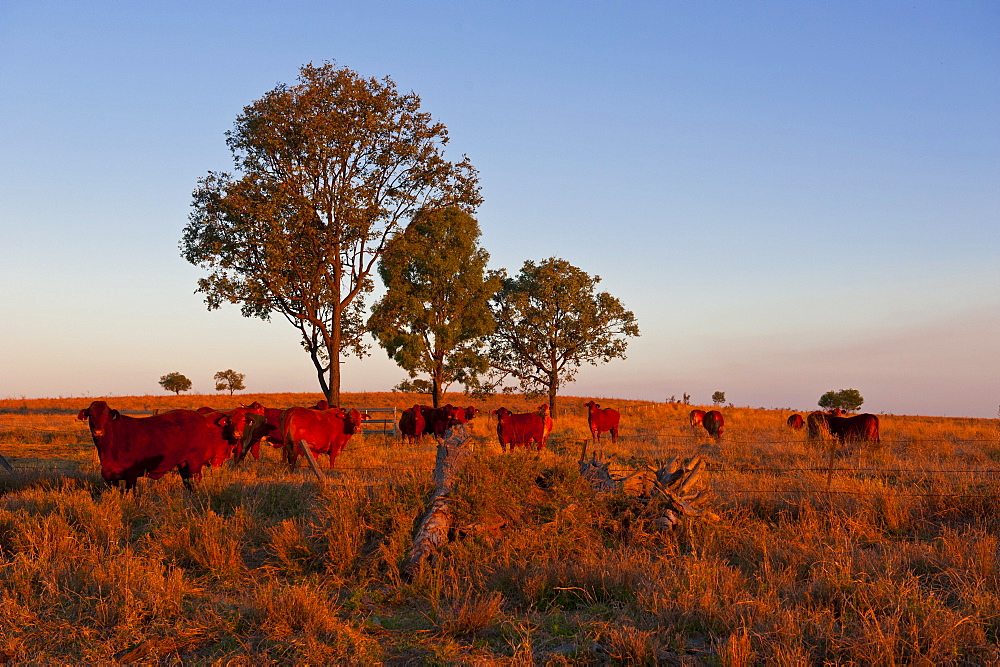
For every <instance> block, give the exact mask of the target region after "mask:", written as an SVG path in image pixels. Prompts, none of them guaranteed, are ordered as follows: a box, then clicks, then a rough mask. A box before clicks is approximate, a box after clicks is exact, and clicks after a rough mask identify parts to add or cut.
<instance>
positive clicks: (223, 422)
mask: <svg viewBox="0 0 1000 667" xmlns="http://www.w3.org/2000/svg"><path fill="white" fill-rule="evenodd" d="M231 423H232V422H230V421H229V415H220V416H219V418H218V419H216V420H215V424H216V426H229V424H231Z"/></svg>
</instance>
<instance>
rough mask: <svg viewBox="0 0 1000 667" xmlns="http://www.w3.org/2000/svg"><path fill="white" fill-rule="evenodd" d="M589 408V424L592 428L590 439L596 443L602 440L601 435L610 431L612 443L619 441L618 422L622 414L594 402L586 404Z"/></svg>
mask: <svg viewBox="0 0 1000 667" xmlns="http://www.w3.org/2000/svg"><path fill="white" fill-rule="evenodd" d="M584 405H586V406H587V424H588V425H589V426H590V437H591V439H593V440H594V441H595V442H596V441H598V440H600V439H601V433H602V432H604V431H609V432H610V433H611V442H617V441H618V422H619V421H620V420H621V417H622V416H621V414H620V413H619V412H618V411H617V410H615V409H613V408H602V407H601V406H600V405H598V404H597V403H595V402H593V401H589V402H587V403H584Z"/></svg>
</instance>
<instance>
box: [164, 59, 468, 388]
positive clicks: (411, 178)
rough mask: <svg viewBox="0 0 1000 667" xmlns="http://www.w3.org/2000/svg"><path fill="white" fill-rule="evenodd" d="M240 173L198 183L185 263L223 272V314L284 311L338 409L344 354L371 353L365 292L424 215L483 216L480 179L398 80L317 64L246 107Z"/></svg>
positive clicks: (205, 288)
mask: <svg viewBox="0 0 1000 667" xmlns="http://www.w3.org/2000/svg"><path fill="white" fill-rule="evenodd" d="M226 135H227V139H226V143H227V144H228V146H229V149H230V152H231V153H232V155H233V160H234V164H235V172H236V173H235V174H234V175H231V174H229V173H217V172H209V174H208V175H207V176H205V177H203V178H201V179H200V180H199V181H198V187H197V188H196V189H195V192H194V198H193V202H192V208H193V211H192V213H191V216H190V219H189V222H188V225H187V226H186V227H185V229H184V234H183V237H182V240H181V253H182V255H183V256H184V258H185V259H187V260H188V261H189V262H191V263H192V264H195V265H197V266H200V267H202V268H204V269H206V270H207V271H208V272H209V273H208V276H207V277H205V278H201V279H200V280H199V281H198V290H197V291H198V292H201V293H203V294H205V302H206V304H207V306H208V308H209V310H212V309H215V308H219V307H220V306H221V304H223V303H233V304H240V305H241V311H242V313H243V315H244V316H245V317H260V318H262V319H265V320H269V319H270V318H271V316H272V314H275V313H277V314H280V315H281V316H282V317H284V318H285V319H286V320H287V321H288V322H289V323H290V324H291V325H292V326H294V327H295V328H296V329H298V331H299V334H300V342H301V344H302V346H303V347H304V348H305V349H306V351H307V352H308V353H309V356H310V358H311V359H312V362H313V365H314V367H315V369H316V375H317V378H318V380H319V384H320V388H321V389H322V390H323V393H324V395H325V396H326V398H327V400H328V401H329V402H330V403H331V404H334V405H339V403H340V379H341V378H340V363H339V360H340V356H341V355H342V354H343V353H349V354H350V353H353V354H357V355H358V356H364V355H365V354H366V345H365V344H364V342H363V340H362V335H363V333H364V321H365V313H364V311H365V307H364V303H363V300H364V295H365V294H366V293H368V292H370V291H371V290H372V289H373V284H372V279H371V278H372V276H371V274H372V272H373V271H374V270H375V266H376V262H377V260H378V259H379V257H380V256H381V255H382V253H383V252H384V251H385V250H386V248H387V247H388V245H389V244H390V239H392V238H394V235H395V234H396V232H398V231H400V230H401V229H402V228H403V227H405V225H406V224H407V223H408V222H409V221H410V220H411V219H412V217H413V215H414V213H415V212H416V211H418V210H422V209H424V208H436V207H440V206H446V205H454V206H459V207H462V208H464V209H467V210H470V211H472V210H474V209H475V207H476V206H478V205H479V203H480V196H479V186H478V177H477V173H476V171H475V169H474V168H473V167H472V165H471V164H469V162H468V160H467V159H463V160H462V161H461V162H458V163H452V162H448V161H446V160H445V159H444V156H443V148H444V145H445V144H446V143H447V141H448V131H447V129H446V128H445V126H444V125H442V124H441V123H436V122H433V121H432V120H431V117H430V114H428V113H426V112H424V111H421V109H420V98H419V97H418V96H417V95H416V94H415V93H412V92H411V93H405V94H402V93H400V92H398V91H397V89H396V84H395V83H394V82H393V81H392V79H390V78H388V77H386V78H384V79H381V80H378V79H374V78H371V79H366V78H362V77H361V76H359V75H358V74H356V73H355V72H353V71H352V70H350V69H348V68H346V67H337V66H335V65H334V64H332V63H325V64H323V65H321V66H313V65H311V64H310V65H305V66H303V67H302V69H301V70H300V72H299V80H298V84H296V85H287V84H279V85H278V86H277V87H275V88H274V89H273V90H271V91H270V92H268V93H266V94H265V95H264V96H263V97H261V98H260V99H259V100H256V101H255V102H252V103H251V104H250V105H248V106H247V107H245V108H244V109H243V113H242V114H240V115H239V116H238V117H237V119H236V122H235V126H234V128H233V129H232V130H231V131H229V132H227V133H226Z"/></svg>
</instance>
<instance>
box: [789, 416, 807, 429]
mask: <svg viewBox="0 0 1000 667" xmlns="http://www.w3.org/2000/svg"><path fill="white" fill-rule="evenodd" d="M788 425H789V426H790V427H791V428H794V429H795V430H796V431H797V430H799V429H800V428H802V427H803V426H805V421H804V420H803V419H802V415H799V414H795V415H792V416H791V417H789V418H788Z"/></svg>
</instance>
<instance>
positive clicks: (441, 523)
mask: <svg viewBox="0 0 1000 667" xmlns="http://www.w3.org/2000/svg"><path fill="white" fill-rule="evenodd" d="M468 439H469V435H468V433H467V432H466V430H465V426H464V425H462V424H458V425H457V426H454V427H452V428H451V429H449V430H448V431H447V432H446V433H445V438H444V440H442V441H441V442H439V443H438V446H437V460H436V462H435V465H434V495H432V496H431V503H430V508H429V509H428V510H427V513H426V514H425V515H424V518H423V519H422V520H421V522H420V527H419V528H418V529H417V534H416V536H415V537H414V538H413V545H412V546H411V547H410V553H409V555H408V556H407V558H406V561H405V562H404V563H403V566H402V568H401V571H402V574H403V577H404V578H405V579H408V580H409V579H412V578H413V576H414V575H415V574H416V573H417V571H418V570H419V568H420V565H421V564H422V563H423V562H424V561H425V560H426V559H427V558H428V557H429V556H431V555H432V554H434V553H435V552H436V551H437V550H438V549H439V548H440V547H441V545H442V544H444V543H445V542H447V541H448V538H449V535H450V534H451V532H452V528H453V524H454V516H453V514H452V511H451V499H450V498H449V494H450V493H451V490H452V488H453V487H454V484H455V478H456V476H457V475H458V472H459V471H460V470H461V468H462V464H463V463H464V462H465V459H466V458H467V457H468V455H469V453H470V452H471V451H472V450H471V449H469V448H468V447H466V446H465V443H466V442H467V441H468Z"/></svg>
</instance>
